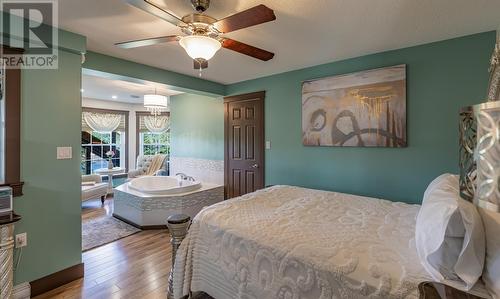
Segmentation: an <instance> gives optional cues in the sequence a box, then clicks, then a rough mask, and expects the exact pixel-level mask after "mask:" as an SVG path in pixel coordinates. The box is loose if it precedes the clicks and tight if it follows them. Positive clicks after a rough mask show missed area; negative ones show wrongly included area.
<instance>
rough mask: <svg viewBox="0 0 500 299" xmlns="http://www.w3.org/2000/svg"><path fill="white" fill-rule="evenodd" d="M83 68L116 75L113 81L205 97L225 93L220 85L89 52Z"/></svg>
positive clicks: (223, 87)
mask: <svg viewBox="0 0 500 299" xmlns="http://www.w3.org/2000/svg"><path fill="white" fill-rule="evenodd" d="M83 67H84V68H86V69H91V70H94V71H99V72H105V73H110V74H113V75H116V76H115V77H113V79H119V80H126V79H125V78H123V77H127V78H132V79H142V80H146V81H152V82H157V83H162V84H166V85H168V86H169V87H170V88H171V89H173V90H178V91H182V92H189V93H196V94H201V95H205V96H220V95H224V93H225V86H224V85H223V84H220V83H216V82H212V81H208V80H203V79H200V78H196V77H191V76H187V75H183V74H179V73H176V72H172V71H167V70H163V69H159V68H155V67H151V66H148V65H144V64H140V63H135V62H132V61H128V60H123V59H120V58H116V57H113V56H108V55H104V54H100V53H95V52H90V51H89V52H87V53H86V59H85V63H84V66H83Z"/></svg>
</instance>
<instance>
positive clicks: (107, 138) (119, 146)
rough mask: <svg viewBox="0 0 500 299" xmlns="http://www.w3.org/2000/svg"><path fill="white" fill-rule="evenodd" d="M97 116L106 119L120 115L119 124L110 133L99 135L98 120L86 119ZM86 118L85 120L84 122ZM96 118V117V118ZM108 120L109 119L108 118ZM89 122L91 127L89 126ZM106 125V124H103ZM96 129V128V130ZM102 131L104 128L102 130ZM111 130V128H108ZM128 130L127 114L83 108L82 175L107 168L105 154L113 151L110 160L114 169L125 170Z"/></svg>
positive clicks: (124, 112) (125, 112)
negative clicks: (90, 114) (90, 115)
mask: <svg viewBox="0 0 500 299" xmlns="http://www.w3.org/2000/svg"><path fill="white" fill-rule="evenodd" d="M89 112H90V113H93V115H96V114H97V115H98V116H100V117H104V119H106V117H107V115H110V114H113V115H115V116H116V115H120V119H119V122H120V124H118V123H116V125H117V126H116V125H115V126H114V128H116V129H114V130H113V131H112V132H110V133H100V132H97V131H96V130H100V128H98V125H99V124H98V122H99V121H98V120H97V121H96V120H94V122H92V120H89V119H88V115H89ZM86 117H87V120H85V119H86ZM97 118H98V117H97ZM108 119H109V118H108ZM87 122H89V123H90V124H91V125H92V127H91V126H90V125H89V123H87ZM103 123H106V122H103ZM96 127H97V128H96ZM103 129H104V128H103ZM109 129H110V130H112V129H111V128H109ZM127 130H128V112H127V111H118V110H105V109H93V108H83V113H82V141H81V143H82V147H81V150H80V156H81V162H80V171H81V173H82V174H93V173H95V171H96V170H97V169H99V168H107V167H108V156H107V155H106V153H107V152H109V151H113V152H114V153H115V155H114V156H113V157H112V158H111V160H112V162H113V165H114V166H115V167H121V168H124V169H127V135H126V133H125V132H127Z"/></svg>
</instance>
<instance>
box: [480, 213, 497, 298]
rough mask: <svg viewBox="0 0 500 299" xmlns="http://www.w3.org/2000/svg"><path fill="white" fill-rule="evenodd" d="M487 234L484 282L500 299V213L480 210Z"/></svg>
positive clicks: (495, 296)
mask: <svg viewBox="0 0 500 299" xmlns="http://www.w3.org/2000/svg"><path fill="white" fill-rule="evenodd" d="M478 209H479V214H480V215H481V217H482V219H483V223H484V230H485V232H486V264H485V266H484V272H483V281H484V284H485V285H486V287H487V288H488V291H490V293H491V295H492V296H493V298H499V299H500V213H497V212H492V211H488V210H486V209H482V208H478Z"/></svg>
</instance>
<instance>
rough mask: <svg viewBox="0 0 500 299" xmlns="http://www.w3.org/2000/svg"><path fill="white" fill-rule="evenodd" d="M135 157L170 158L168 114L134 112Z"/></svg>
mask: <svg viewBox="0 0 500 299" xmlns="http://www.w3.org/2000/svg"><path fill="white" fill-rule="evenodd" d="M136 125H137V135H136V136H137V155H156V154H162V155H167V159H168V156H170V113H169V112H166V113H162V114H161V115H158V116H156V117H154V116H152V115H151V113H149V112H136Z"/></svg>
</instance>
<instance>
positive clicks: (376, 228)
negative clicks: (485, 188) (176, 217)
mask: <svg viewBox="0 0 500 299" xmlns="http://www.w3.org/2000/svg"><path fill="white" fill-rule="evenodd" d="M419 208H420V206H418V205H408V204H403V203H394V202H390V201H387V200H380V199H374V198H368V197H361V196H355V195H349V194H342V193H336V192H327V191H318V190H311V189H304V188H299V187H290V186H274V187H271V188H268V189H264V190H260V191H257V192H255V193H251V194H247V195H245V196H242V197H239V198H235V199H232V200H228V201H225V202H221V203H218V204H215V205H213V206H210V207H207V208H205V209H204V210H202V211H201V212H200V213H199V214H198V215H197V216H196V217H195V219H194V220H193V223H192V225H191V228H190V230H189V234H188V236H187V237H186V239H185V240H184V241H183V242H182V244H181V246H180V248H179V252H178V254H177V257H176V263H175V273H174V293H175V298H180V297H182V296H183V295H187V294H188V293H189V291H190V290H191V291H204V292H206V293H208V294H209V295H211V296H212V297H214V298H217V299H225V298H231V299H233V298H245V299H246V298H255V299H265V298H286V299H295V298H297V299H298V298H384V299H386V298H418V290H417V285H418V283H420V282H422V281H424V280H430V277H429V276H428V274H427V273H426V272H425V270H424V269H423V267H422V266H421V265H420V262H419V260H418V257H417V252H416V249H415V244H414V243H415V242H414V235H415V233H414V232H415V218H416V216H417V213H418V210H419Z"/></svg>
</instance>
